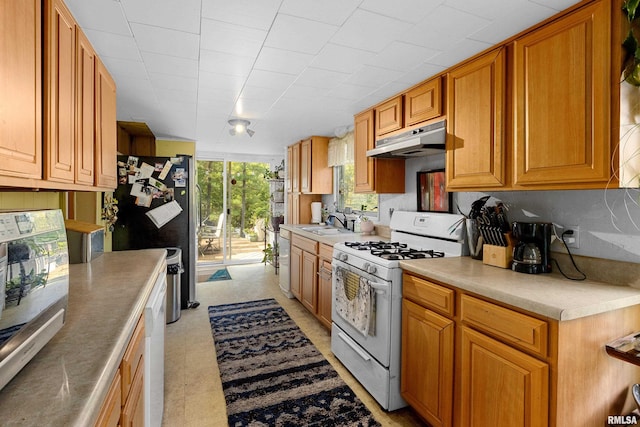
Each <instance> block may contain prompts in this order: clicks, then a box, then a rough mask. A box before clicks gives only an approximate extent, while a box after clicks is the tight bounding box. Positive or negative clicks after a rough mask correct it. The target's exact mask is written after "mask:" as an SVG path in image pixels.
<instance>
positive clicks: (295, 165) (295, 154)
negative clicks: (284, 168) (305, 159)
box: [291, 143, 300, 193]
mask: <svg viewBox="0 0 640 427" xmlns="http://www.w3.org/2000/svg"><path fill="white" fill-rule="evenodd" d="M291 191H293V192H294V193H299V192H300V143H297V144H294V145H292V146H291Z"/></svg>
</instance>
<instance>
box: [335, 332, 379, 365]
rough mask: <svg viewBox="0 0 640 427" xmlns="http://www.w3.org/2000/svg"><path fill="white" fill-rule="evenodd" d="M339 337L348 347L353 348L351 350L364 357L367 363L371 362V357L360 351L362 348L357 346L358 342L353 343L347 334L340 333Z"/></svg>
mask: <svg viewBox="0 0 640 427" xmlns="http://www.w3.org/2000/svg"><path fill="white" fill-rule="evenodd" d="M338 337H340V338H341V339H342V341H344V343H345V344H346V345H348V346H349V347H351V350H353V351H355V352H356V353H357V354H358V356H360V357H362V359H363V360H364V361H365V362H368V361H369V360H371V357H370V356H369V355H368V354H367V353H365V352H364V351H362V350H360V348H358V344H356V342H355V341H353V340H352V339H351V338H350V337H349V336H348V335H347V334H345V333H344V332H338Z"/></svg>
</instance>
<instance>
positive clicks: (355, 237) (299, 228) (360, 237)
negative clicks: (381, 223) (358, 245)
mask: <svg viewBox="0 0 640 427" xmlns="http://www.w3.org/2000/svg"><path fill="white" fill-rule="evenodd" d="M308 227H321V225H319V224H295V225H292V224H280V228H284V229H285V230H288V231H290V232H292V233H295V234H298V235H300V236H303V237H306V238H308V239H312V240H316V241H318V242H320V243H325V244H327V245H331V246H333V245H334V244H336V243H339V242H366V241H368V240H386V239H385V238H384V237H383V236H379V235H377V234H369V233H354V232H351V231H349V232H340V233H338V234H330V235H320V234H316V233H312V232H310V231H306V230H303V228H308Z"/></svg>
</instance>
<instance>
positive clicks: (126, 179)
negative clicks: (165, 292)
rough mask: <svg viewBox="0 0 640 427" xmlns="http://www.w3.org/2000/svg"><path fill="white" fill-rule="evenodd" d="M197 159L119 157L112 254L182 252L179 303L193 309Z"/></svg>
mask: <svg viewBox="0 0 640 427" xmlns="http://www.w3.org/2000/svg"><path fill="white" fill-rule="evenodd" d="M195 181H196V176H195V165H194V159H193V158H192V157H191V156H187V155H177V156H175V157H147V156H118V187H117V189H116V191H115V194H114V198H115V199H117V200H118V220H117V221H116V223H115V224H114V230H113V250H114V251H124V250H132V249H149V248H172V247H178V248H180V249H181V251H182V267H183V272H182V273H181V274H180V305H181V308H182V309H186V308H195V307H197V306H198V305H199V303H198V302H197V301H196V256H197V252H196V242H197V240H196V215H197V212H196V209H197V207H196V203H195Z"/></svg>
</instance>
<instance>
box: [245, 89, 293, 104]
mask: <svg viewBox="0 0 640 427" xmlns="http://www.w3.org/2000/svg"><path fill="white" fill-rule="evenodd" d="M282 94H283V90H282V89H273V88H267V87H259V86H249V85H246V86H245V87H244V89H242V93H241V94H240V99H242V100H252V101H256V100H258V101H264V102H268V103H269V106H271V105H272V104H273V103H274V102H276V101H277V100H278V98H280V97H281V96H282Z"/></svg>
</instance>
